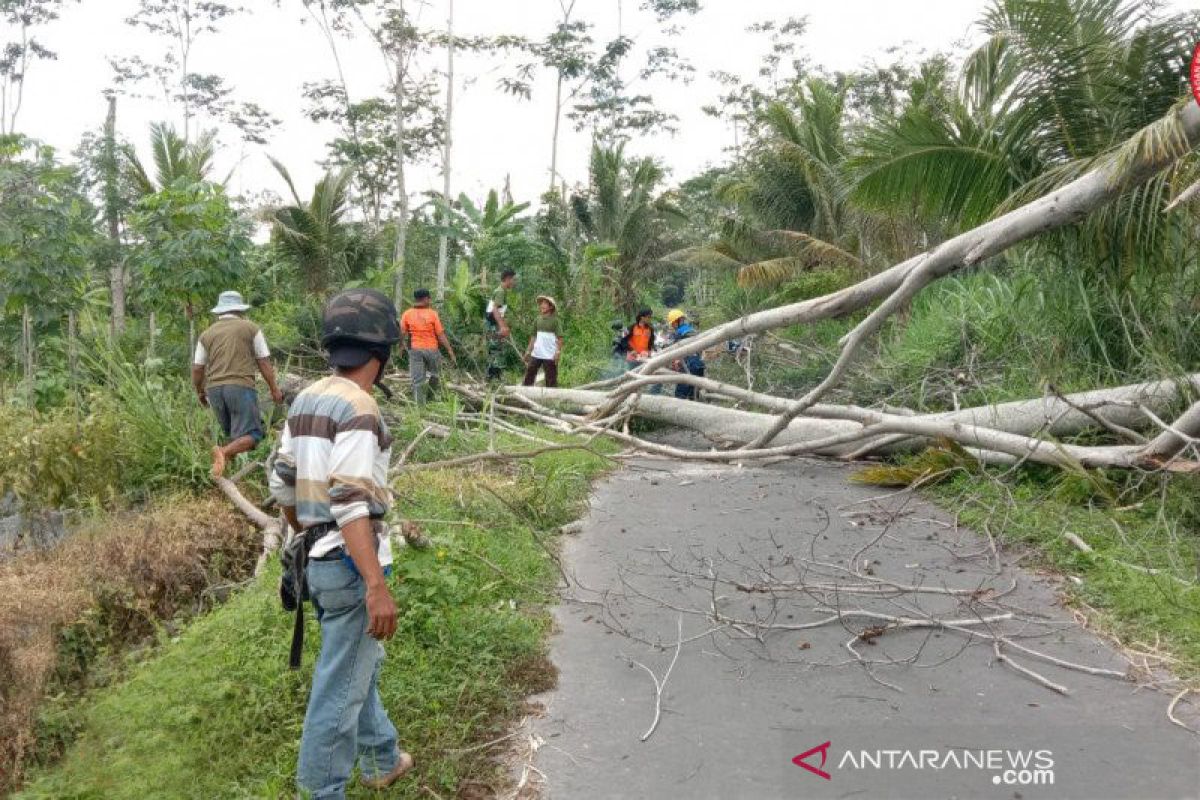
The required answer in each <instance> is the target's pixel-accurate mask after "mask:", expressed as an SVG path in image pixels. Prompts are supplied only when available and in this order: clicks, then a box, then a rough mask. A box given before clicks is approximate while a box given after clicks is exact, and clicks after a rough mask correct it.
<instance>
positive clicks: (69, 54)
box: [19, 0, 986, 199]
mask: <svg viewBox="0 0 1200 800" xmlns="http://www.w3.org/2000/svg"><path fill="white" fill-rule="evenodd" d="M230 1H231V2H236V0H230ZM242 5H243V6H246V7H248V9H249V12H248V13H246V14H243V15H240V16H237V17H234V18H232V19H229V20H227V21H226V22H225V23H223V25H222V29H221V32H220V33H219V34H218V35H215V36H207V37H206V38H203V39H201V40H200V41H199V42H198V43H197V46H196V51H195V53H194V60H195V62H196V69H197V70H198V71H211V72H216V73H218V74H220V75H221V76H223V77H224V78H225V80H226V81H227V82H228V83H229V84H231V85H232V86H234V87H235V89H236V92H235V96H236V97H237V99H239V100H252V101H255V102H258V103H260V104H261V105H263V106H264V107H266V108H267V109H268V110H269V111H271V112H272V113H273V114H274V115H275V116H277V117H278V118H280V119H281V120H282V121H283V124H282V125H281V126H280V127H279V128H277V129H276V130H275V131H274V133H273V135H272V140H271V142H270V144H268V145H267V146H265V147H260V146H244V145H241V144H239V143H236V139H235V137H234V136H233V135H224V137H223V139H224V141H225V142H227V143H230V144H229V145H228V146H227V147H226V148H225V149H224V150H223V152H222V155H221V160H220V164H221V166H222V170H223V172H222V174H224V171H227V170H229V169H233V170H234V178H233V181H232V188H233V189H234V190H235V191H258V190H262V189H271V190H273V191H276V192H282V191H283V187H282V185H281V183H280V181H279V179H278V178H277V176H275V174H274V172H273V171H272V170H271V168H270V166H269V165H268V164H267V161H266V158H265V153H268V152H269V153H270V154H272V155H274V156H276V157H277V158H279V159H280V160H282V161H283V162H284V163H286V164H287V165H289V167H290V168H291V170H292V172H293V175H294V176H295V177H296V178H297V181H298V183H299V184H300V185H301V186H302V187H309V186H311V184H312V181H313V180H314V179H315V177H316V176H317V175H318V173H319V168H318V166H317V162H318V161H319V160H320V159H321V158H322V157H323V155H324V144H325V142H326V141H328V139H329V138H330V137H331V134H332V132H333V131H332V129H331V128H330V127H326V126H320V125H316V124H314V123H312V122H310V121H308V120H307V119H306V118H305V117H304V115H303V111H302V109H303V100H302V98H301V86H302V85H303V84H304V83H305V82H306V81H315V80H321V79H326V78H329V77H331V76H332V75H333V74H334V73H333V62H332V59H331V57H330V54H329V50H328V48H327V46H326V45H325V42H324V40H323V38H322V37H321V35H320V33H319V31H318V30H317V29H316V28H315V27H314V26H313V25H311V24H302V22H301V20H302V18H303V16H304V13H303V9H302V6H301V3H300V0H282V3H279V4H278V6H281V7H277V3H276V2H275V0H242ZM638 5H640V2H639V0H624V6H625V14H624V30H625V33H626V34H627V35H630V36H633V37H635V39H636V40H637V42H638V46H639V47H645V46H647V45H653V44H656V43H665V37H663V36H662V34H661V33H660V32H659V31H658V30H657V28H658V26H657V25H656V24H655V22H654V20H653V18H652V16H650V15H649V14H646V13H644V12H639V11H638V10H637V6H638ZM985 6H986V2H985V1H984V0H703V10H702V11H701V12H700V13H699V14H698V15H696V16H694V17H689V18H687V19H685V20H681V22H682V24H683V26H684V30H683V33H682V34H681V35H679V36H678V37H675V38H674V39H673V40H672V41H671V42H670V43H671V44H673V45H674V46H676V47H677V48H678V49H679V51H680V53H681V54H682V55H684V56H686V57H687V58H689V59H690V60H691V62H692V63H693V64H694V65H695V66H696V68H697V77H696V79H695V80H694V81H693V82H692V83H691V84H690V85H687V86H682V85H670V86H667V87H665V88H664V87H655V88H658V89H659V91H658V92H657V96H658V100H659V105H660V106H661V107H663V108H664V109H666V110H669V111H671V112H673V113H675V114H677V115H678V116H679V117H680V120H681V123H680V126H679V127H680V132H679V133H678V134H677V135H676V136H674V137H666V136H664V137H655V138H645V139H639V140H637V141H635V142H633V143H631V144H630V146H629V149H630V151H632V152H634V153H637V154H639V155H640V154H647V155H654V156H657V157H659V158H660V159H662V160H663V162H664V163H665V164H666V165H667V166H668V167H669V168H670V169H671V170H672V176H673V178H674V179H675V180H683V179H685V178H687V177H688V176H689V175H691V174H694V173H695V172H697V171H698V170H700V169H702V168H703V167H704V166H705V165H706V164H710V163H719V162H720V161H721V160H722V158H723V152H722V148H724V147H727V146H728V145H730V144H731V143H732V133H731V130H730V129H729V128H728V126H727V125H726V124H725V123H723V122H721V121H719V120H714V119H711V118H709V117H707V116H705V115H704V114H703V113H702V112H701V111H700V108H701V106H703V105H705V104H708V103H711V102H713V100H714V99H715V98H716V96H717V94H718V87H717V86H716V84H715V83H714V82H713V81H712V80H711V78H710V77H709V73H711V72H713V71H716V70H722V71H726V72H732V73H737V74H740V75H743V76H747V77H750V76H753V75H754V73H755V71H756V69H757V65H758V63H759V59H760V58H761V56H762V53H763V52H764V50H765V49H766V47H767V43H766V41H765V38H764V37H763V36H761V35H754V34H750V33H747V32H746V31H745V28H746V26H747V25H750V24H752V23H755V22H760V21H763V20H777V21H782V20H784V19H786V18H787V17H789V16H807V17H808V18H809V22H810V25H809V29H808V32H807V34H806V35H805V37H804V39H803V43H802V49H803V55H805V56H806V57H807V58H808V59H809V60H810V61H811V62H812V63H813V64H815V65H821V66H823V67H825V68H827V69H829V70H844V69H853V68H855V67H858V66H861V65H864V64H866V63H869V62H870V61H871V60H873V59H874V60H879V61H888V60H890V59H891V56H889V55H888V52H887V51H888V49H889V48H892V47H896V46H900V47H903V48H905V49H906V50H911V51H913V52H916V51H918V50H924V51H926V52H929V51H937V50H944V49H949V48H952V47H955V46H956V45H957V46H962V45H963V44H964V43H965V42H969V41H971V40H977V39H978V38H979V32H978V30H976V29H975V27H974V23H975V21H976V20H977V19H978V18H979V16H980V12H981V11H982V9H983V8H984V7H985ZM136 7H137V1H136V0H83V2H82V3H81V4H80V5H78V6H72V7H69V8H67V9H66V10H65V12H64V14H63V17H62V19H61V20H60V21H59V22H57V23H56V24H55V25H53V26H52V27H50V28H49V29H47V30H46V31H45V32H44V33H42V34H41V39H42V41H43V43H44V44H45V45H47V46H48V47H50V48H51V49H53V50H55V51H57V52H58V55H59V57H58V60H57V61H53V62H40V63H38V64H37V65H36V66H35V67H34V69H33V70H32V71H31V73H30V76H29V81H28V85H27V87H26V100H25V106H24V108H23V110H22V112H21V118H20V120H19V128H21V129H22V130H23V131H24V132H25V133H27V134H28V135H30V136H33V137H35V138H38V139H41V140H43V141H46V142H48V143H50V144H52V145H55V146H56V147H58V148H60V149H61V150H62V151H63V152H64V153H69V152H70V151H71V150H72V149H73V148H74V147H75V145H76V144H77V142H78V141H79V137H80V135H81V134H82V133H83V132H84V131H86V130H88V129H96V128H98V127H99V126H100V124H101V123H102V121H103V118H104V114H105V101H104V99H103V97H102V94H101V93H102V91H103V89H104V88H105V87H106V86H108V85H109V83H110V81H111V71H110V69H109V67H108V63H107V59H108V58H109V57H111V56H118V55H131V54H135V53H137V54H142V55H143V56H144V57H147V58H150V57H152V56H153V54H155V53H157V52H158V51H159V49H160V47H161V45H159V44H158V43H156V42H155V41H154V40H153V39H152V38H151V37H150V36H149V35H148V34H146V33H144V32H140V31H134V30H132V29H130V28H129V26H127V25H126V24H125V23H124V20H125V18H126V17H128V16H129V15H130V14H131V13H132V12H133V11H134V10H135V8H136ZM616 9H617V2H616V0H578V3H577V11H576V15H577V17H580V18H583V19H586V20H588V21H591V22H593V23H595V25H596V28H595V30H594V34H593V35H594V36H595V38H596V39H597V40H598V41H599V40H607V39H609V38H612V37H613V36H615V35H616V32H617V13H616ZM557 13H558V2H557V0H457V1H456V28H457V32H459V33H461V34H464V35H472V34H489V35H495V34H499V33H515V34H521V35H525V36H529V37H540V36H544V35H545V34H546V33H547V32H548V31H549V30H551V29H552V27H553V25H554V21H555V18H556V15H557ZM420 14H421V18H420V24H421V26H422V27H442V26H444V24H445V18H446V0H428V4H427V6H426V7H425V8H424V9H423V10H422V11H421V12H420ZM342 56H343V59H344V61H345V66H346V71H347V77H348V82H349V83H350V90H351V94H352V96H353V97H354V99H361V98H363V97H366V96H370V95H375V94H381V93H382V92H383V90H384V89H383V87H384V82H385V79H386V73H385V71H384V66H383V62H382V61H381V59H380V58H379V55H378V53H377V52H376V51H375V50H374V49H373V47H372V46H371V44H370V41H369V40H368V39H366V38H365V37H363V38H360V39H359V40H356V41H353V42H350V41H347V42H344V43H342ZM513 63H515V59H514V60H513V61H510V62H509V63H508V65H507V70H506V66H505V64H504V63H502V62H499V61H498V60H497V59H496V58H494V57H489V58H487V59H481V58H470V59H462V58H460V61H459V69H460V76H459V78H460V80H459V81H458V82H457V84H458V89H457V92H458V94H457V97H456V112H455V119H454V136H455V157H454V161H455V163H454V191H456V192H457V191H466V192H468V193H469V194H471V195H475V196H480V195H482V194H483V193H484V192H486V190H487V188H489V187H498V186H500V185H502V184H503V182H504V179H505V176H506V175H510V176H511V181H512V187H513V192H514V194H515V195H516V196H517V198H518V199H535V198H536V195H537V194H538V193H540V192H541V191H542V190H543V189H544V187H545V185H546V179H547V175H548V167H549V147H550V137H551V124H552V114H553V81H552V78H551V76H550V74H549V73H546V74H543V75H542V76H541V78H540V79H539V81H538V83H537V84H536V85H535V87H534V92H533V98H532V100H529V101H519V100H515V99H514V98H512V97H511V96H508V95H505V94H503V93H502V92H501V91H500V90H499V89H498V88H497V80H498V78H499V77H500V75H502V74H505V73H506V71H510V70H511V66H512V64H513ZM425 66H427V67H433V66H437V67H440V66H441V64H440V58H439V63H438V64H431V65H425ZM118 116H119V119H118V127H119V129H120V131H121V133H122V134H123V135H124V136H126V137H128V138H130V139H133V140H134V141H135V142H138V143H139V144H142V143H144V141H145V139H146V128H147V125H148V123H149V122H151V121H154V120H161V119H174V120H176V121H177V122H180V121H181V112H180V111H179V109H173V108H171V107H170V106H169V105H167V104H166V103H165V102H163V101H161V100H153V99H145V100H132V99H126V100H122V103H121V106H120V108H119V112H118ZM563 127H564V133H563V136H562V142H561V145H560V172H561V173H562V174H563V175H564V176H565V177H566V178H567V179H568V180H569V181H572V182H573V181H579V180H583V179H584V178H585V177H586V158H587V149H588V139H587V136H586V134H580V133H575V132H574V131H573V130H571V127H570V125H569V124H567V123H566V122H565V121H564V126H563ZM409 186H410V191H412V192H413V193H414V194H416V193H419V192H422V191H424V190H427V189H437V190H439V191H440V188H441V179H440V177H439V173H438V167H437V166H436V165H429V166H418V167H416V168H415V169H414V170H413V174H411V175H410V183H409ZM302 191H304V190H303V189H302Z"/></svg>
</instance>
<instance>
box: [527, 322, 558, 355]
mask: <svg viewBox="0 0 1200 800" xmlns="http://www.w3.org/2000/svg"><path fill="white" fill-rule="evenodd" d="M534 329H535V330H536V331H537V333H536V334H535V335H534V340H533V353H532V355H533V357H534V358H544V359H552V358H554V357H555V356H556V355H558V337H560V336H562V326H561V325H559V322H558V314H542V315H540V316H538V318H537V322H536V323H535V325H534Z"/></svg>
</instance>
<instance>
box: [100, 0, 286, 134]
mask: <svg viewBox="0 0 1200 800" xmlns="http://www.w3.org/2000/svg"><path fill="white" fill-rule="evenodd" d="M242 11H243V9H242V8H240V7H238V6H233V5H229V4H228V3H224V2H217V1H216V0H138V8H137V11H135V12H134V14H133V15H132V16H130V17H129V18H128V19H126V22H127V23H128V24H129V25H131V26H133V27H135V28H142V29H144V30H146V31H149V32H150V33H152V34H155V35H156V36H159V37H161V38H162V39H163V40H164V41H165V46H164V48H163V50H162V52H161V53H160V54H159V56H158V60H157V61H156V62H153V63H150V62H147V61H146V60H145V59H143V58H142V57H141V56H129V57H124V58H118V59H114V60H113V61H112V65H113V69H114V72H115V77H114V82H115V83H116V84H117V86H118V87H122V88H123V89H126V88H131V87H133V86H135V85H137V84H140V83H142V82H144V81H147V80H151V79H152V80H155V81H157V82H158V83H159V85H160V86H161V89H162V94H163V97H164V98H165V99H166V100H167V101H168V102H171V103H177V104H179V106H180V107H181V108H182V111H183V138H184V140H185V141H191V137H192V134H193V130H194V129H196V128H198V126H197V125H195V124H194V120H195V118H196V117H197V116H198V115H200V114H203V115H205V116H207V117H208V118H209V119H210V120H212V121H217V120H219V121H222V122H225V123H228V124H230V125H232V126H233V127H235V128H237V129H238V131H239V132H240V134H241V136H242V138H243V139H244V140H246V141H248V142H253V143H256V144H264V143H265V142H266V136H267V134H268V132H269V131H270V130H271V128H273V127H275V126H276V125H278V124H279V121H278V120H277V119H275V118H274V117H272V116H271V115H270V114H269V113H268V112H267V111H266V110H265V109H263V108H262V107H261V106H259V105H258V104H257V103H253V102H241V103H237V102H235V101H234V100H233V99H232V98H231V94H232V91H233V90H232V89H231V88H230V87H228V86H227V85H226V84H225V80H224V78H222V77H221V76H220V75H217V74H215V73H205V72H197V71H195V70H194V68H193V67H194V64H193V50H194V48H195V46H196V43H197V42H198V41H199V40H200V39H201V38H202V37H204V36H206V35H214V34H217V33H219V31H220V26H221V23H222V22H224V21H225V20H226V19H228V18H229V17H232V16H234V15H235V14H238V13H241V12H242Z"/></svg>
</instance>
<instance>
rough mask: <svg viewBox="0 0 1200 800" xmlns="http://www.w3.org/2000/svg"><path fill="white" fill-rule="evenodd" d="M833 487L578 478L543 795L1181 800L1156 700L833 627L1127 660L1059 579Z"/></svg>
mask: <svg viewBox="0 0 1200 800" xmlns="http://www.w3.org/2000/svg"><path fill="white" fill-rule="evenodd" d="M848 472H849V470H848V468H844V467H841V466H838V465H834V464H830V463H828V462H819V461H796V462H791V463H789V464H788V465H786V466H777V467H767V468H751V469H740V468H736V467H712V466H700V465H696V466H692V465H679V464H668V463H665V462H646V463H642V464H635V465H632V466H631V467H630V468H628V469H625V470H623V471H621V472H619V473H617V474H615V475H613V476H612V477H611V478H610V479H608V480H607V481H606V482H604V483H603V484H601V485H600V486H599V487H598V489H597V491H596V494H595V496H594V499H593V507H592V512H591V514H590V516H589V517H588V519H587V521H586V525H585V528H584V530H583V532H582V533H581V534H579V535H577V536H571V537H568V541H567V543H566V548H565V555H564V557H565V563H566V565H567V568H568V570H569V571H570V572H572V573H573V574H574V576H575V577H576V579H577V581H578V583H579V586H578V587H576V588H575V589H573V590H572V592H571V593H570V594H571V599H568V600H566V601H564V603H563V604H562V605H561V606H560V608H559V609H558V611H557V618H558V623H559V628H560V630H559V632H558V633H557V634H556V636H555V637H554V639H553V644H552V658H553V660H554V662H555V663H556V664H557V665H558V667H559V670H560V678H559V686H558V688H557V690H555V691H554V692H552V693H550V694H547V695H544V696H542V697H540V698H536V699H537V700H538V701H539V702H541V703H542V704H544V707H545V714H544V716H543V717H542V718H541V719H539V720H538V721H537V722H536V723H535V730H536V732H537V734H538V736H539V737H540V738H541V740H542V743H541V746H540V748H539V749H538V751H537V756H536V761H535V762H534V763H535V765H536V767H537V768H538V769H539V770H540V771H541V772H542V773H544V774H545V775H546V778H547V784H546V787H545V790H544V791H545V794H547V795H548V796H549V797H551V798H555V799H556V800H589V798H800V797H803V798H825V797H837V798H844V797H857V798H914V800H917V799H918V798H919V799H920V800H925V799H926V798H976V797H979V798H1010V799H1016V798H1081V799H1083V798H1086V799H1087V800H1101V798H1114V799H1115V798H1121V800H1125V799H1126V798H1129V799H1131V800H1132V799H1133V798H1137V799H1138V800H1146V799H1149V798H1196V797H1200V737H1196V736H1194V735H1192V734H1189V733H1188V732H1186V731H1184V730H1182V729H1180V728H1178V727H1176V726H1174V725H1172V724H1171V723H1170V722H1169V721H1168V719H1167V715H1166V708H1167V703H1168V701H1169V699H1170V697H1169V695H1166V694H1164V693H1163V692H1161V691H1153V690H1150V689H1146V688H1141V689H1139V687H1138V685H1137V683H1136V682H1134V681H1130V680H1121V679H1116V678H1112V677H1107V676H1093V675H1090V674H1084V673H1081V672H1078V671H1074V670H1069V669H1064V668H1062V667H1059V666H1056V665H1055V664H1052V663H1048V662H1047V661H1045V660H1042V659H1039V658H1037V657H1034V656H1030V655H1027V654H1025V653H1022V652H1021V651H1020V650H1019V649H1015V646H1014V647H1010V646H1007V645H1005V646H1004V652H1005V654H1006V655H1009V656H1011V657H1012V659H1013V660H1014V661H1015V662H1016V664H1017V665H1018V666H1020V667H1024V668H1026V669H1029V670H1033V671H1034V672H1036V673H1037V674H1038V675H1040V676H1041V677H1042V678H1043V679H1044V680H1045V681H1047V682H1051V683H1054V684H1058V685H1061V686H1062V687H1063V688H1064V689H1066V690H1067V691H1068V692H1069V694H1065V695H1063V694H1059V693H1057V692H1055V691H1052V690H1051V689H1049V688H1046V687H1045V686H1043V685H1041V684H1040V683H1039V682H1037V681H1036V680H1035V679H1032V678H1031V677H1028V676H1026V675H1023V674H1020V673H1018V672H1017V671H1016V670H1015V669H1014V668H1012V667H1010V666H1007V665H1005V664H1002V663H999V662H998V661H997V659H996V657H995V654H994V652H993V643H992V641H990V640H985V639H983V638H981V637H974V638H971V637H969V636H967V635H966V634H964V633H960V632H952V631H946V630H931V629H928V628H919V627H913V628H910V629H906V630H895V629H891V630H887V631H885V632H882V633H881V634H880V635H878V636H872V635H871V634H870V633H869V632H868V634H867V635H866V636H865V637H863V636H862V635H861V634H862V633H863V632H864V630H865V629H867V628H868V627H870V626H872V625H875V626H878V625H881V624H886V621H885V620H882V618H881V617H852V616H850V614H851V612H854V611H865V612H871V613H874V614H887V615H891V616H892V617H901V618H905V619H922V620H928V619H930V618H940V619H958V620H961V621H964V625H965V626H966V627H968V628H972V629H975V630H980V631H983V632H984V633H988V634H991V635H1003V636H1007V637H1009V639H1010V641H1011V642H1013V643H1015V645H1021V646H1024V647H1029V648H1033V649H1035V650H1037V651H1039V652H1042V653H1045V654H1048V655H1052V656H1054V657H1057V658H1060V659H1063V660H1067V661H1071V662H1075V663H1078V664H1081V665H1086V666H1089V667H1093V668H1098V669H1106V670H1114V671H1117V672H1125V671H1126V670H1127V669H1128V667H1129V662H1128V661H1127V660H1125V659H1124V658H1123V657H1122V656H1121V655H1120V654H1119V653H1118V652H1117V651H1116V649H1115V648H1114V647H1113V646H1112V645H1110V644H1109V643H1107V642H1105V641H1102V640H1100V639H1098V638H1097V637H1096V636H1094V635H1092V634H1091V633H1089V632H1087V631H1086V630H1083V629H1082V628H1080V627H1079V626H1078V625H1077V624H1076V623H1075V622H1074V621H1073V619H1072V617H1071V615H1070V613H1069V612H1068V611H1067V610H1065V609H1064V608H1063V607H1062V606H1061V604H1060V602H1059V600H1058V583H1057V579H1054V578H1052V577H1049V576H1043V575H1039V574H1035V573H1032V572H1029V571H1027V570H1024V569H1021V568H1018V567H1015V566H1014V565H1013V564H1012V563H1011V562H1012V561H1014V560H1015V558H1014V557H1013V555H1012V554H1009V553H1004V552H1001V553H999V554H996V553H995V551H994V550H993V548H992V547H991V546H990V544H989V542H988V540H987V539H986V538H985V537H981V536H979V535H977V534H976V533H974V532H971V531H966V530H961V529H958V528H957V527H956V526H955V524H954V522H953V518H952V516H951V515H947V514H946V513H944V512H942V511H940V510H937V509H934V508H932V507H930V506H929V505H928V504H926V503H923V502H920V501H919V500H918V499H917V498H915V497H914V496H913V495H912V494H911V493H907V492H901V493H898V494H892V495H886V494H885V495H884V496H882V497H881V491H880V490H879V489H878V488H870V487H861V486H856V485H854V484H851V483H849V482H848V480H847V478H848ZM852 565H853V566H854V567H855V569H856V571H857V572H858V573H859V574H857V575H856V574H854V573H852V572H851V571H850V567H851V566H852ZM879 581H889V582H890V583H879ZM1014 582H1015V588H1011V587H1013V584H1014ZM797 584H804V585H805V587H806V590H805V591H800V590H798V589H796V588H795V587H796V585H797ZM892 584H903V585H905V586H909V587H912V586H920V587H922V588H923V589H925V591H922V592H912V591H905V592H899V591H896V590H894V588H893V587H892ZM833 586H838V587H840V588H838V590H837V591H834V590H833V589H832V588H831V587H833ZM1010 589H1011V591H1009V590H1010ZM964 590H967V591H974V592H975V594H973V595H966V594H964V593H963V591H964ZM1006 592H1007V593H1006ZM714 606H715V607H716V609H717V610H718V617H719V619H718V621H714V619H713V615H712V608H713V607H714ZM822 607H824V608H827V609H828V608H833V609H835V611H833V612H830V611H822V610H820V609H821V608H822ZM839 612H840V614H841V619H837V620H835V621H834V622H833V623H832V624H828V625H824V626H822V627H816V628H803V627H801V626H804V625H807V624H809V623H812V622H818V621H820V620H821V619H828V618H830V617H831V616H833V617H837V616H838V613H839ZM1006 614H1008V615H1011V617H1009V618H1006V619H996V620H993V621H991V622H988V623H987V624H982V623H981V622H980V619H981V618H986V619H990V618H992V617H1000V616H1003V615H1006ZM680 632H682V636H681V635H680ZM680 642H682V643H680ZM848 643H849V644H850V645H851V647H852V648H853V650H854V651H856V652H857V653H858V656H857V657H856V656H855V654H854V653H852V652H851V649H850V648H848V647H847V644H848ZM672 661H674V666H673V668H671V669H670V673H669V677H667V678H666V680H665V683H664V685H663V690H662V693H661V708H660V712H659V719H658V722H657V727H656V728H655V729H654V731H653V734H652V735H651V736H649V738H648V739H647V740H646V741H642V738H643V737H644V736H645V735H646V733H647V731H648V730H649V729H650V728H651V725H652V724H653V723H654V720H655V716H656V689H655V684H656V682H663V678H664V675H666V674H667V671H668V668H669V667H670V666H671V664H672ZM639 664H640V666H639ZM651 673H653V676H652V674H651ZM1184 713H1185V716H1186V714H1187V713H1190V714H1191V717H1190V718H1188V719H1187V720H1186V721H1190V722H1191V724H1192V725H1193V726H1200V719H1196V715H1195V713H1194V709H1185V710H1184Z"/></svg>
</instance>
